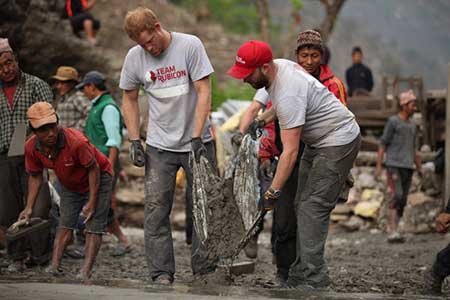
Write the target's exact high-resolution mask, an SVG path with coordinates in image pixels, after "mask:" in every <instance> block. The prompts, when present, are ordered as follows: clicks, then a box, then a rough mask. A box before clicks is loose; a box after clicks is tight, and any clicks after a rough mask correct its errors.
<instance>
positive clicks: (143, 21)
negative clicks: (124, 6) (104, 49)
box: [123, 7, 159, 40]
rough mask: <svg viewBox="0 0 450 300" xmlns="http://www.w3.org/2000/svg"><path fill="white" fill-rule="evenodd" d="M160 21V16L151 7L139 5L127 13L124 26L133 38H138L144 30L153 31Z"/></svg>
mask: <svg viewBox="0 0 450 300" xmlns="http://www.w3.org/2000/svg"><path fill="white" fill-rule="evenodd" d="M158 22H159V21H158V17H156V15H155V13H154V12H153V11H152V10H151V9H149V8H146V7H138V8H135V9H133V10H131V11H129V12H128V13H127V15H126V16H125V21H124V25H123V28H124V30H125V32H126V33H127V34H128V36H129V37H130V38H131V39H132V40H137V39H138V38H139V34H141V32H143V31H148V32H149V33H152V32H153V31H154V30H155V24H156V23H158Z"/></svg>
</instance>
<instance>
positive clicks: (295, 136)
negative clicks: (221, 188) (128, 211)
mask: <svg viewBox="0 0 450 300" xmlns="http://www.w3.org/2000/svg"><path fill="white" fill-rule="evenodd" d="M68 2H70V1H68ZM72 2H74V1H72ZM81 2H82V3H85V2H86V1H81ZM91 2H93V1H91ZM91 4H92V3H91ZM74 11H75V9H74V8H72V13H73V12H74ZM69 16H70V14H69ZM85 23H86V22H84V23H83V24H85ZM88 23H89V22H88ZM91 26H92V24H91ZM124 29H125V32H126V33H127V35H128V36H129V37H130V39H131V40H133V41H134V42H135V43H136V46H134V47H132V48H131V49H130V50H129V51H128V54H127V55H126V57H125V61H124V63H123V66H122V71H121V75H120V83H119V87H120V89H121V90H122V91H123V98H122V107H121V109H120V108H119V107H118V106H117V105H116V103H115V101H114V99H113V98H112V96H111V94H110V93H108V91H107V89H106V78H105V76H104V75H103V74H102V73H100V72H98V71H91V72H88V73H86V74H85V75H84V77H83V79H82V80H81V81H79V75H78V72H77V70H76V69H75V68H73V67H69V66H61V67H59V68H58V69H57V71H56V74H55V75H54V76H53V77H52V79H53V83H54V86H55V88H56V90H57V97H56V99H55V98H54V96H53V94H52V91H51V88H50V86H49V85H48V84H47V83H45V82H44V81H43V80H41V79H39V78H37V77H35V76H32V75H30V74H27V73H25V72H23V71H21V69H20V68H19V64H18V60H17V57H16V55H15V54H14V51H13V49H12V48H11V47H10V46H9V43H8V40H7V39H0V80H1V81H0V84H1V92H0V105H1V111H0V126H1V129H2V130H1V131H0V176H1V179H0V189H1V190H0V194H1V195H2V197H0V198H1V201H0V226H1V230H0V240H1V241H2V243H3V244H4V247H7V248H8V254H9V255H10V257H11V260H12V261H13V264H12V265H11V270H12V271H20V269H22V268H23V264H24V263H25V262H27V263H29V264H37V265H46V264H48V262H49V254H50V253H51V251H50V249H49V247H50V244H51V243H50V242H49V243H48V244H45V243H44V244H45V245H43V241H47V240H49V239H50V238H49V236H50V233H49V232H47V231H45V230H42V231H41V232H40V233H39V234H37V233H36V234H33V235H31V236H30V237H27V238H26V239H21V240H19V241H15V242H11V243H8V245H6V243H5V238H4V236H5V229H6V228H8V227H9V226H10V225H11V224H13V223H14V222H16V221H17V220H29V219H30V218H31V217H34V216H37V217H41V218H43V219H46V218H48V209H47V210H45V209H39V207H40V206H42V205H41V203H39V201H40V200H39V199H42V198H40V197H39V193H41V191H42V188H41V187H42V186H43V183H45V182H46V181H47V174H46V172H45V170H46V169H52V170H54V173H55V175H56V182H55V183H54V185H55V189H56V191H57V192H58V194H59V195H60V198H61V200H60V203H59V206H58V208H57V215H58V222H59V226H58V231H57V233H56V237H55V238H54V242H53V251H52V257H51V261H50V264H49V266H48V267H47V268H46V271H47V272H48V273H50V274H54V275H57V274H59V273H60V272H61V269H60V264H61V259H62V256H63V253H64V251H65V250H66V248H67V247H68V246H69V245H70V244H71V243H72V241H73V231H81V232H82V233H83V235H84V239H85V242H84V243H85V245H84V264H83V266H82V269H81V270H80V273H79V275H78V276H79V278H81V279H87V278H89V277H90V276H91V274H92V269H93V265H94V262H95V258H96V256H97V254H98V251H99V249H100V246H101V243H102V235H103V234H104V233H105V232H106V231H109V232H111V233H113V234H114V235H116V236H117V238H118V240H119V245H120V246H121V247H120V249H118V252H119V255H121V254H124V253H126V252H127V251H130V249H131V244H130V241H129V240H128V238H127V237H126V236H125V235H124V234H123V233H122V231H121V228H120V226H119V223H118V222H117V220H116V219H115V218H114V210H113V209H112V208H111V206H112V203H114V201H113V200H112V199H113V198H114V196H113V194H114V185H115V182H116V181H117V178H118V177H119V175H120V165H119V161H118V153H119V150H120V146H121V143H122V129H123V127H124V126H125V125H126V128H127V130H128V138H129V140H130V142H131V146H130V159H131V161H132V163H133V164H134V165H135V166H137V167H145V208H144V240H145V245H144V247H145V258H146V260H147V266H148V271H149V276H150V278H151V280H152V281H153V282H155V283H157V284H163V285H168V284H171V283H173V281H174V276H175V260H174V249H173V241H172V234H171V225H170V218H169V217H170V212H171V209H172V204H173V199H174V192H175V178H176V173H177V171H178V170H179V169H180V168H183V169H184V170H185V172H186V178H187V186H188V189H189V190H191V189H192V180H193V178H192V177H193V176H192V171H191V167H190V164H189V156H190V154H191V152H192V153H193V155H194V158H195V159H196V160H198V159H199V158H200V156H205V157H207V158H208V160H209V161H210V163H211V165H212V166H214V167H215V149H214V143H213V137H212V134H211V125H210V122H209V118H208V113H209V110H210V106H211V88H210V85H211V82H210V75H211V74H212V73H213V72H214V70H213V67H212V65H211V63H210V61H209V58H208V56H207V53H206V50H205V48H204V46H203V44H202V42H201V41H200V39H199V38H197V37H196V36H194V35H191V34H184V33H179V32H170V31H168V30H166V29H165V28H164V27H163V25H162V24H161V23H160V22H159V20H158V18H157V16H156V15H155V14H154V13H153V11H151V10H150V9H148V8H143V7H139V8H136V9H134V10H132V11H130V12H128V14H127V15H126V17H125V21H124ZM323 49H324V45H323V42H322V39H321V36H320V33H319V32H317V31H315V30H306V31H303V32H301V33H300V34H299V35H298V39H297V44H296V49H295V50H296V58H297V62H293V61H290V60H287V59H282V58H279V59H274V57H273V53H272V50H271V48H270V46H269V45H268V44H267V43H265V42H262V41H258V40H251V41H248V42H246V43H244V44H243V45H242V46H241V47H240V48H239V49H238V50H237V53H236V56H235V62H234V65H233V66H232V67H231V68H230V70H229V71H228V74H229V75H230V76H232V77H234V78H236V79H238V80H242V81H243V82H245V83H248V84H250V85H251V86H252V87H253V88H255V89H256V90H257V92H256V94H255V97H254V100H253V101H252V103H251V105H250V107H249V109H248V110H247V111H246V112H245V114H244V116H243V118H242V120H241V123H240V126H239V132H238V133H236V134H235V135H234V136H233V138H232V142H233V143H235V144H239V143H240V141H241V139H242V135H243V134H245V133H250V134H251V135H252V136H258V133H257V132H258V131H259V130H264V129H265V130H266V131H267V132H268V133H269V134H268V135H265V136H264V137H262V138H261V145H262V146H261V149H260V155H259V158H260V168H261V170H262V171H263V172H261V173H265V174H266V175H268V174H269V173H270V172H271V170H275V172H274V175H273V177H272V176H266V177H271V179H270V180H269V181H268V182H267V183H266V186H267V188H266V189H265V190H264V191H263V193H262V197H261V200H262V201H261V208H262V209H265V210H272V209H273V210H274V225H273V226H274V233H273V234H274V238H273V243H274V247H273V248H274V255H275V258H276V267H277V274H278V278H279V280H280V286H282V287H290V288H298V289H308V290H313V289H324V288H325V289H326V288H328V287H329V285H330V278H329V275H328V270H327V264H326V262H325V260H324V250H325V243H326V239H327V235H328V226H329V221H330V213H331V211H332V210H333V209H334V207H335V205H336V203H337V201H338V199H339V196H340V194H341V190H342V188H343V187H344V186H345V184H346V182H347V181H348V178H349V172H350V169H351V168H352V166H353V163H354V161H355V159H356V156H357V154H358V151H359V147H360V143H361V135H360V128H359V126H358V124H357V122H356V119H355V116H354V115H353V113H352V112H351V111H350V110H349V109H347V107H346V104H347V95H346V89H345V87H344V84H343V82H342V81H341V80H340V79H339V78H338V77H336V76H335V75H334V74H333V72H332V70H331V69H330V68H329V67H328V66H327V65H326V64H323V63H321V62H322V58H323V57H322V55H323V54H324V51H323ZM352 57H353V63H354V64H353V66H352V67H351V68H349V69H348V70H347V72H346V79H347V83H348V90H349V93H350V95H361V94H364V93H367V92H370V91H371V90H372V88H373V80H372V75H371V72H370V70H369V69H368V68H367V67H366V66H364V65H363V64H362V51H361V49H360V48H355V49H354V50H353V54H352ZM140 89H143V91H144V92H145V94H146V96H147V97H148V101H149V111H148V115H149V118H148V124H147V126H148V127H147V137H146V141H145V145H146V147H145V148H144V145H143V143H142V141H141V138H140V135H139V128H140V112H139V110H140V107H139V102H138V97H139V90H140ZM398 98H399V107H400V112H399V113H398V115H395V116H393V117H391V118H390V119H389V120H388V123H387V124H386V128H385V130H384V133H383V136H382V138H381V146H380V149H379V159H378V162H377V174H378V175H379V174H380V172H381V163H382V159H383V156H384V154H386V166H387V174H388V181H389V186H390V188H391V189H392V199H391V202H390V208H391V210H390V213H389V216H390V219H389V220H390V221H389V226H388V233H389V238H388V240H389V241H400V240H401V236H399V233H398V231H397V223H398V219H399V218H400V217H401V216H402V212H403V208H404V206H405V204H406V201H405V199H406V195H407V193H408V190H409V185H410V182H411V175H412V172H413V170H414V169H415V168H417V171H419V172H420V169H421V167H420V159H419V157H418V156H417V155H416V148H417V147H416V144H415V141H416V139H415V137H416V127H415V125H414V123H413V122H412V121H411V119H410V118H411V116H412V114H413V113H414V111H415V100H416V97H415V95H414V93H413V91H406V92H403V93H401V94H400V95H399V97H398ZM261 109H264V110H265V111H264V113H262V114H260V115H258V112H259V111H260V110H261ZM122 115H123V119H122ZM24 123H26V124H28V128H29V133H30V136H29V138H28V139H27V141H26V144H25V147H24V148H25V150H24V151H25V153H24V155H18V156H13V157H10V156H9V155H8V151H9V148H10V146H11V137H12V136H13V132H14V130H15V128H16V126H17V125H18V124H24ZM275 162H276V165H275ZM46 214H47V215H46ZM449 221H450V208H447V212H446V213H444V214H441V215H440V216H439V218H438V226H437V230H438V231H439V232H445V231H446V230H447V228H448V224H449ZM33 240H35V241H36V240H37V241H39V243H36V242H33ZM37 244H39V245H40V247H39V245H37ZM202 247H203V245H202V244H201V243H199V241H198V239H197V237H196V234H195V230H194V231H193V236H192V271H193V274H194V275H206V274H209V273H211V272H214V270H215V268H216V265H214V264H212V263H211V261H209V260H207V259H206V257H204V253H205V251H202ZM448 248H449V247H447V248H446V249H444V250H443V251H442V252H440V253H439V255H438V256H437V259H436V262H435V264H434V266H433V268H432V271H431V272H430V273H429V274H428V276H427V280H428V282H430V284H431V285H433V284H434V287H437V286H438V285H439V284H440V283H441V282H442V280H443V278H444V277H445V276H446V275H448V274H449V273H450V269H449V267H448V264H447V260H448V259H449V255H448V251H449V250H448ZM30 250H31V251H30ZM439 287H440V285H439Z"/></svg>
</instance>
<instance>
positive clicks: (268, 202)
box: [263, 187, 281, 211]
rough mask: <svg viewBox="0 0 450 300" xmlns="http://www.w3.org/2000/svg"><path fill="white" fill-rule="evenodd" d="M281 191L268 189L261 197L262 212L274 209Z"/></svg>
mask: <svg viewBox="0 0 450 300" xmlns="http://www.w3.org/2000/svg"><path fill="white" fill-rule="evenodd" d="M280 194H281V191H279V190H274V189H273V188H271V187H270V188H269V189H268V190H267V191H266V192H265V193H264V196H263V210H266V211H271V210H272V209H274V208H275V202H276V201H277V200H278V198H280Z"/></svg>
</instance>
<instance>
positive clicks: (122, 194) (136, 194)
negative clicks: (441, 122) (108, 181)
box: [116, 189, 144, 205]
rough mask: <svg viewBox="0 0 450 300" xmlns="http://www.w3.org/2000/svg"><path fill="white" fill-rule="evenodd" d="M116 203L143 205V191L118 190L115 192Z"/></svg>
mask: <svg viewBox="0 0 450 300" xmlns="http://www.w3.org/2000/svg"><path fill="white" fill-rule="evenodd" d="M116 198H117V201H119V202H123V203H127V204H133V205H136V204H139V205H144V191H135V190H130V189H119V190H118V191H117V192H116Z"/></svg>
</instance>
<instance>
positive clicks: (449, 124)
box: [444, 63, 450, 203]
mask: <svg viewBox="0 0 450 300" xmlns="http://www.w3.org/2000/svg"><path fill="white" fill-rule="evenodd" d="M444 184H445V198H444V202H445V203H446V202H447V200H448V199H449V197H450V63H449V64H448V85H447V99H446V100H445V180H444Z"/></svg>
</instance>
